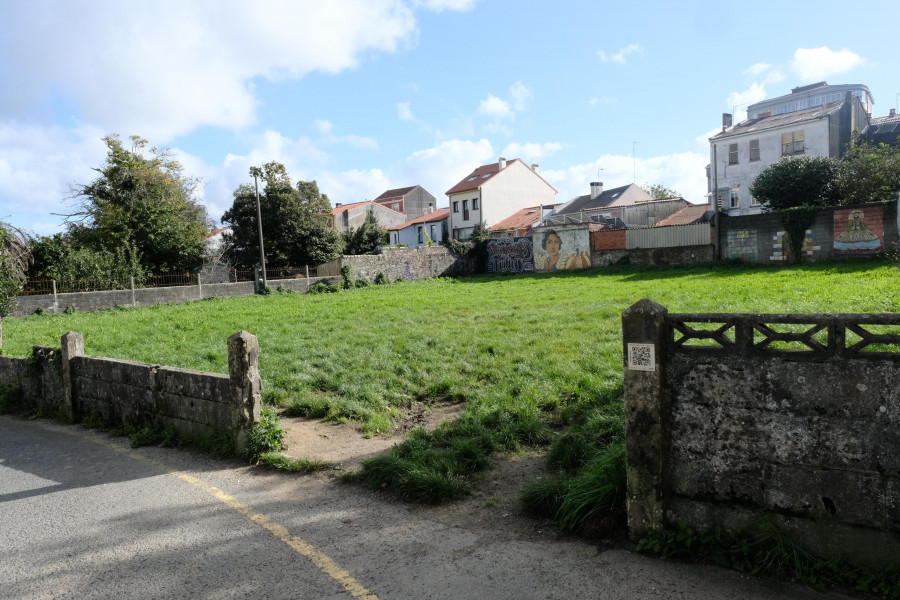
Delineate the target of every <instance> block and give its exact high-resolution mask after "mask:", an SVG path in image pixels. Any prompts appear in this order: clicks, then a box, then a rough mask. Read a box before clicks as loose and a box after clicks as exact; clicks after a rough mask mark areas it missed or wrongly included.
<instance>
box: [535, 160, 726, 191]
mask: <svg viewBox="0 0 900 600" xmlns="http://www.w3.org/2000/svg"><path fill="white" fill-rule="evenodd" d="M707 162H709V160H708V158H707V157H706V156H705V155H703V154H700V153H698V152H683V153H678V154H669V155H665V156H657V157H654V158H648V159H645V158H638V159H637V160H634V161H633V160H632V157H631V156H622V155H612V154H605V155H603V156H600V157H599V158H597V159H596V160H594V161H591V162H588V163H583V164H579V165H573V166H571V167H568V168H566V169H559V170H552V169H549V170H542V171H541V175H542V176H543V177H544V179H546V180H547V181H549V182H550V183H551V184H552V185H553V187H555V188H556V189H557V190H559V194H558V195H557V196H556V200H557V202H568V201H569V200H571V199H572V198H574V197H576V196H581V195H584V194H587V193H588V192H590V182H592V181H597V177H598V174H597V171H598V169H601V170H600V174H599V177H600V181H602V182H603V183H604V187H605V188H606V189H610V188H615V187H619V186H623V185H628V184H629V183H633V181H632V178H636V181H637V182H638V185H640V183H641V182H648V183H651V184H653V183H665V185H666V187H669V188H672V189H675V190H677V191H678V192H680V193H681V194H682V196H683V197H684V199H685V200H688V201H689V202H694V203H697V204H703V203H705V202H706V170H705V169H706V163H707Z"/></svg>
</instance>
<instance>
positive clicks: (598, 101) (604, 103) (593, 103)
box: [588, 96, 619, 106]
mask: <svg viewBox="0 0 900 600" xmlns="http://www.w3.org/2000/svg"><path fill="white" fill-rule="evenodd" d="M618 101H619V100H618V99H617V98H608V97H606V96H603V97H600V98H591V99H590V100H588V104H590V105H591V106H597V105H598V104H599V105H602V106H609V105H610V104H615V103H616V102H618Z"/></svg>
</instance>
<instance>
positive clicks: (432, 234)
mask: <svg viewBox="0 0 900 600" xmlns="http://www.w3.org/2000/svg"><path fill="white" fill-rule="evenodd" d="M430 229H431V234H430V237H431V241H432V242H434V225H432V226H431V227H430Z"/></svg>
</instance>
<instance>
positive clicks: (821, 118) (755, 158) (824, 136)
mask: <svg viewBox="0 0 900 600" xmlns="http://www.w3.org/2000/svg"><path fill="white" fill-rule="evenodd" d="M796 89H801V88H796ZM870 99H871V97H870ZM754 106H756V105H754ZM751 108H752V107H751ZM751 114H759V115H762V116H757V117H756V118H751V119H747V120H746V121H743V122H741V123H738V124H737V125H735V126H733V127H723V131H722V132H721V133H719V134H717V135H714V136H713V137H711V138H709V144H710V151H709V153H710V164H709V166H708V167H707V178H708V189H709V191H710V195H713V194H712V190H713V189H716V190H718V193H717V194H715V196H716V197H717V199H718V205H719V208H720V210H722V211H724V212H727V213H728V214H729V215H731V216H734V215H743V214H755V213H759V212H762V206H761V205H760V203H759V201H758V200H757V199H756V198H754V197H753V196H752V194H751V193H750V186H751V185H752V184H753V181H754V180H755V179H756V178H757V176H759V174H760V173H762V172H763V171H764V170H765V169H766V168H767V167H768V166H769V165H771V164H772V163H775V162H778V161H779V160H781V159H782V158H785V157H790V156H804V155H806V156H830V157H834V158H840V157H841V156H843V154H844V151H845V150H846V148H847V144H848V143H849V142H850V138H851V134H852V132H853V131H854V130H857V131H862V130H863V129H865V127H866V126H867V125H868V124H869V115H868V112H867V111H866V108H865V107H864V106H863V105H862V103H861V102H860V99H859V97H858V96H856V95H853V94H852V93H851V92H850V91H847V92H846V95H845V97H844V99H843V100H842V101H839V102H830V103H826V104H821V105H819V106H816V107H813V108H804V109H800V110H794V111H790V112H783V113H781V114H769V113H768V112H762V113H754V112H751ZM726 117H730V115H726ZM725 123H726V124H727V120H726V121H725Z"/></svg>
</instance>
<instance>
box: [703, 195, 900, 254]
mask: <svg viewBox="0 0 900 600" xmlns="http://www.w3.org/2000/svg"><path fill="white" fill-rule="evenodd" d="M857 213H858V214H857ZM719 225H720V227H721V230H722V231H721V238H720V243H721V244H722V252H721V257H722V258H723V259H727V258H736V259H740V260H743V261H746V262H753V263H760V264H779V263H783V262H785V261H787V260H789V258H790V257H789V247H788V241H787V236H786V233H785V230H784V226H783V225H782V224H781V217H780V216H779V215H778V213H762V214H758V215H743V216H737V217H729V216H728V215H726V214H721V215H720V223H719ZM860 238H868V239H860ZM898 239H900V236H898V215H897V202H890V203H887V204H859V205H853V206H834V207H828V208H823V209H821V210H820V211H819V212H818V214H817V215H816V218H815V220H814V221H813V224H812V226H810V228H809V229H807V230H806V237H805V238H804V240H803V249H802V250H801V252H802V253H803V260H806V261H810V262H817V261H822V260H830V259H841V258H852V257H858V256H863V257H866V256H873V255H876V254H878V253H881V252H884V251H885V250H891V249H892V248H894V247H896V244H897V242H898Z"/></svg>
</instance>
